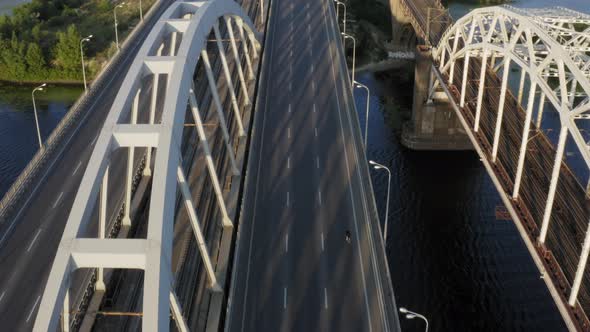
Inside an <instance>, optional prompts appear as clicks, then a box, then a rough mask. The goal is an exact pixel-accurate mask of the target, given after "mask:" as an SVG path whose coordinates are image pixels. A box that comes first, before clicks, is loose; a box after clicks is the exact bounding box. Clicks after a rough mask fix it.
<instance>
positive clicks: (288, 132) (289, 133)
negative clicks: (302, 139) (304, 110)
mask: <svg viewBox="0 0 590 332" xmlns="http://www.w3.org/2000/svg"><path fill="white" fill-rule="evenodd" d="M287 138H291V127H289V128H287Z"/></svg>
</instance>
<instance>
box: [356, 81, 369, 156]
mask: <svg viewBox="0 0 590 332" xmlns="http://www.w3.org/2000/svg"><path fill="white" fill-rule="evenodd" d="M353 84H354V85H355V86H356V87H357V88H364V89H365V90H367V106H366V107H367V110H366V111H365V149H367V132H368V131H369V99H370V98H371V92H370V91H369V88H368V87H367V86H366V85H364V84H362V83H359V82H357V81H354V82H353Z"/></svg>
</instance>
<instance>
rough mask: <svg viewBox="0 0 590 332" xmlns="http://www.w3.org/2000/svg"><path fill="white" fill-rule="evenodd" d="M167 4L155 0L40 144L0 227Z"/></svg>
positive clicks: (13, 189)
mask: <svg viewBox="0 0 590 332" xmlns="http://www.w3.org/2000/svg"><path fill="white" fill-rule="evenodd" d="M170 2H171V0H156V2H155V3H154V4H153V5H152V7H151V8H150V9H149V11H148V13H147V15H146V16H145V17H144V20H143V21H141V22H140V23H139V24H138V25H137V26H136V27H135V28H134V29H133V30H132V32H131V33H130V34H129V36H128V37H127V38H126V39H125V41H124V42H123V44H122V45H121V50H120V51H119V52H117V54H115V55H114V56H113V57H112V58H111V59H110V60H109V61H108V62H107V64H106V66H105V67H104V68H103V70H102V71H101V72H100V73H99V74H98V76H97V77H96V79H95V80H94V82H93V83H92V84H91V86H90V88H89V89H88V93H87V94H83V95H82V96H81V97H80V98H79V99H78V100H77V101H76V102H75V103H74V105H72V107H71V108H70V110H69V111H68V112H67V113H66V115H65V116H64V118H63V119H62V120H61V121H60V122H59V124H58V125H57V127H55V129H53V131H52V133H51V135H50V136H49V138H48V139H47V140H46V141H45V143H44V149H40V150H39V151H37V153H36V154H35V155H34V156H33V158H32V159H31V161H30V162H29V163H28V164H27V166H26V167H25V169H24V170H23V171H22V172H21V174H20V175H19V176H18V178H17V179H16V180H15V181H14V183H13V184H12V186H10V189H9V190H8V191H7V192H6V194H5V195H4V197H3V198H2V200H1V201H0V227H2V226H4V224H5V223H6V222H7V220H9V219H10V218H11V217H13V213H14V212H15V211H16V210H17V209H18V208H19V207H21V206H22V205H23V204H27V201H25V200H26V198H27V197H28V195H32V194H33V193H34V192H35V191H36V189H37V185H35V183H39V182H41V181H43V178H44V177H45V176H46V175H47V174H48V172H49V170H47V167H46V166H48V165H49V167H51V165H53V163H55V161H56V160H57V159H58V158H59V156H60V155H61V153H63V151H64V150H65V146H63V145H64V144H65V145H67V144H68V143H69V141H70V140H71V139H72V137H73V136H74V135H75V133H76V131H77V130H78V128H79V127H80V126H81V122H83V121H84V120H85V119H86V117H87V116H88V114H90V112H89V109H90V107H92V106H93V104H94V103H95V102H96V98H98V97H99V94H100V92H101V90H102V89H103V88H105V87H106V86H107V85H109V84H110V83H111V81H107V80H108V78H109V77H110V76H112V73H113V71H114V70H116V69H118V67H119V65H120V64H121V62H123V61H125V60H126V59H127V57H128V55H129V52H131V51H132V49H133V47H132V46H133V45H135V44H137V42H138V39H140V37H139V34H140V31H143V30H144V28H145V27H146V26H148V25H150V24H151V23H152V22H151V21H152V18H153V16H154V13H157V12H159V11H160V10H161V9H162V7H163V6H164V4H168V3H170ZM76 125H77V127H76ZM60 147H61V149H60ZM44 170H46V172H45V173H43V171H44ZM14 217H16V216H14Z"/></svg>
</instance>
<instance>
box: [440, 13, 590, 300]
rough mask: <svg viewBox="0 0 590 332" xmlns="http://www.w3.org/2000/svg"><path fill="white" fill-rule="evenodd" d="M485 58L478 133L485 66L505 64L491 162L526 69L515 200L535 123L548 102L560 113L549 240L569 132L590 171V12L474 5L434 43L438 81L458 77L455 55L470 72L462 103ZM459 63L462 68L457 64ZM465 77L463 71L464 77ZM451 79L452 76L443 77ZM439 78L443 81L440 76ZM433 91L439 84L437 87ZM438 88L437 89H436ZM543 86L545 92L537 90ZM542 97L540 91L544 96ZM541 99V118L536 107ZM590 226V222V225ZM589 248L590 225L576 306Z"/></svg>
mask: <svg viewBox="0 0 590 332" xmlns="http://www.w3.org/2000/svg"><path fill="white" fill-rule="evenodd" d="M473 57H475V58H478V59H479V60H480V61H481V66H480V69H481V71H480V72H478V73H476V75H478V76H479V77H477V78H476V79H477V80H478V81H479V84H478V86H477V87H476V90H477V98H476V103H475V117H474V118H475V121H474V126H473V131H474V132H477V131H478V130H479V125H480V123H479V122H480V115H481V107H482V98H483V94H484V89H485V85H486V82H485V79H486V75H487V72H486V68H487V67H491V68H493V69H494V70H496V71H499V69H502V70H501V73H502V75H501V82H502V83H501V90H500V100H499V108H498V115H497V119H496V124H495V130H494V137H493V145H492V153H491V161H492V162H495V161H496V157H497V152H498V144H499V143H498V142H499V137H500V135H501V134H502V132H501V128H502V126H501V123H502V112H503V111H504V101H505V99H506V91H507V89H508V75H509V72H510V68H511V67H510V66H511V65H515V66H516V67H518V68H519V69H520V70H521V76H520V82H519V88H518V97H517V100H518V103H519V104H520V105H522V106H523V108H524V109H525V110H526V118H525V123H524V126H523V132H522V141H521V145H520V151H519V158H518V163H517V168H516V174H515V178H514V179H513V180H514V188H513V192H512V198H513V199H516V198H518V196H519V188H520V182H521V180H522V173H523V166H524V161H525V156H526V150H527V144H528V142H529V131H530V128H531V125H532V123H536V126H537V127H540V126H541V119H542V116H543V112H544V109H545V103H546V101H548V102H549V103H550V104H551V105H552V106H553V108H554V109H555V111H556V112H557V113H558V114H559V127H560V128H559V139H558V142H557V147H556V155H555V158H554V164H553V170H552V174H551V180H550V185H549V192H548V198H547V202H546V204H545V210H544V213H543V219H542V224H541V230H540V235H539V238H538V241H539V243H540V244H543V243H544V242H545V239H546V236H547V230H548V228H549V221H550V219H551V213H552V208H553V201H554V198H555V192H556V187H557V183H558V180H559V172H560V168H561V164H562V160H563V156H564V149H565V145H566V141H567V138H568V136H569V137H571V139H572V140H573V142H574V143H575V146H576V148H577V150H578V151H577V152H579V154H580V155H581V156H582V158H583V160H584V162H585V164H586V167H587V168H588V169H590V151H589V148H590V147H589V145H588V143H587V142H586V141H585V140H584V138H583V137H582V134H581V129H583V128H581V127H582V126H583V125H584V123H583V122H582V121H587V120H588V119H590V114H588V112H590V98H589V96H590V80H589V77H590V15H587V14H583V13H579V12H575V11H572V10H569V9H565V8H561V7H555V8H548V9H518V8H515V7H511V6H502V7H487V8H480V9H476V10H473V11H472V12H470V14H468V15H466V16H464V17H463V18H461V19H460V20H458V21H457V22H456V23H455V24H454V25H453V26H451V27H449V28H448V29H447V30H446V31H445V33H444V34H443V37H442V38H441V40H440V42H439V44H438V46H437V47H435V48H434V49H433V58H434V61H435V62H436V67H437V69H436V70H437V71H438V72H439V73H440V74H442V75H439V76H438V78H439V79H443V78H444V79H445V80H447V79H448V83H449V85H451V84H453V83H454V82H457V80H456V79H454V77H453V76H454V75H455V73H454V71H455V69H456V66H455V65H456V61H457V60H459V59H462V61H463V62H462V64H463V68H464V69H463V71H462V74H463V75H462V77H461V79H460V82H461V83H460V84H459V86H458V89H459V90H460V91H457V94H458V96H459V97H458V99H459V103H458V104H459V107H463V106H464V105H465V103H466V102H467V101H466V89H467V88H468V86H469V84H472V83H470V82H469V80H468V69H469V61H470V58H473ZM458 68H460V67H458ZM457 78H458V77H457ZM527 78H528V82H529V86H530V87H529V89H528V98H525V97H526V96H524V89H523V87H524V84H525V81H526V80H527ZM444 83H447V82H444ZM436 84H441V82H440V81H437V82H436ZM433 91H434V90H433ZM433 91H431V93H434V92H433ZM537 91H539V94H537ZM537 95H539V97H538V98H537ZM535 105H537V110H536V111H537V112H536V114H537V119H536V120H535V119H533V118H532V117H533V113H534V111H535ZM589 226H590V224H589ZM589 252H590V228H589V229H588V230H587V233H586V237H585V241H584V244H583V247H582V252H581V253H580V259H579V263H578V267H577V270H576V274H575V278H574V280H573V284H572V285H571V292H570V294H569V296H568V304H569V305H570V306H572V307H573V306H575V305H576V303H577V297H578V292H579V289H580V285H581V282H582V278H583V275H584V273H585V269H586V263H587V259H588V255H589Z"/></svg>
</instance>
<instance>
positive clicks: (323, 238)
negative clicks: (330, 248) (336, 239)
mask: <svg viewBox="0 0 590 332" xmlns="http://www.w3.org/2000/svg"><path fill="white" fill-rule="evenodd" d="M322 251H324V232H322Z"/></svg>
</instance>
